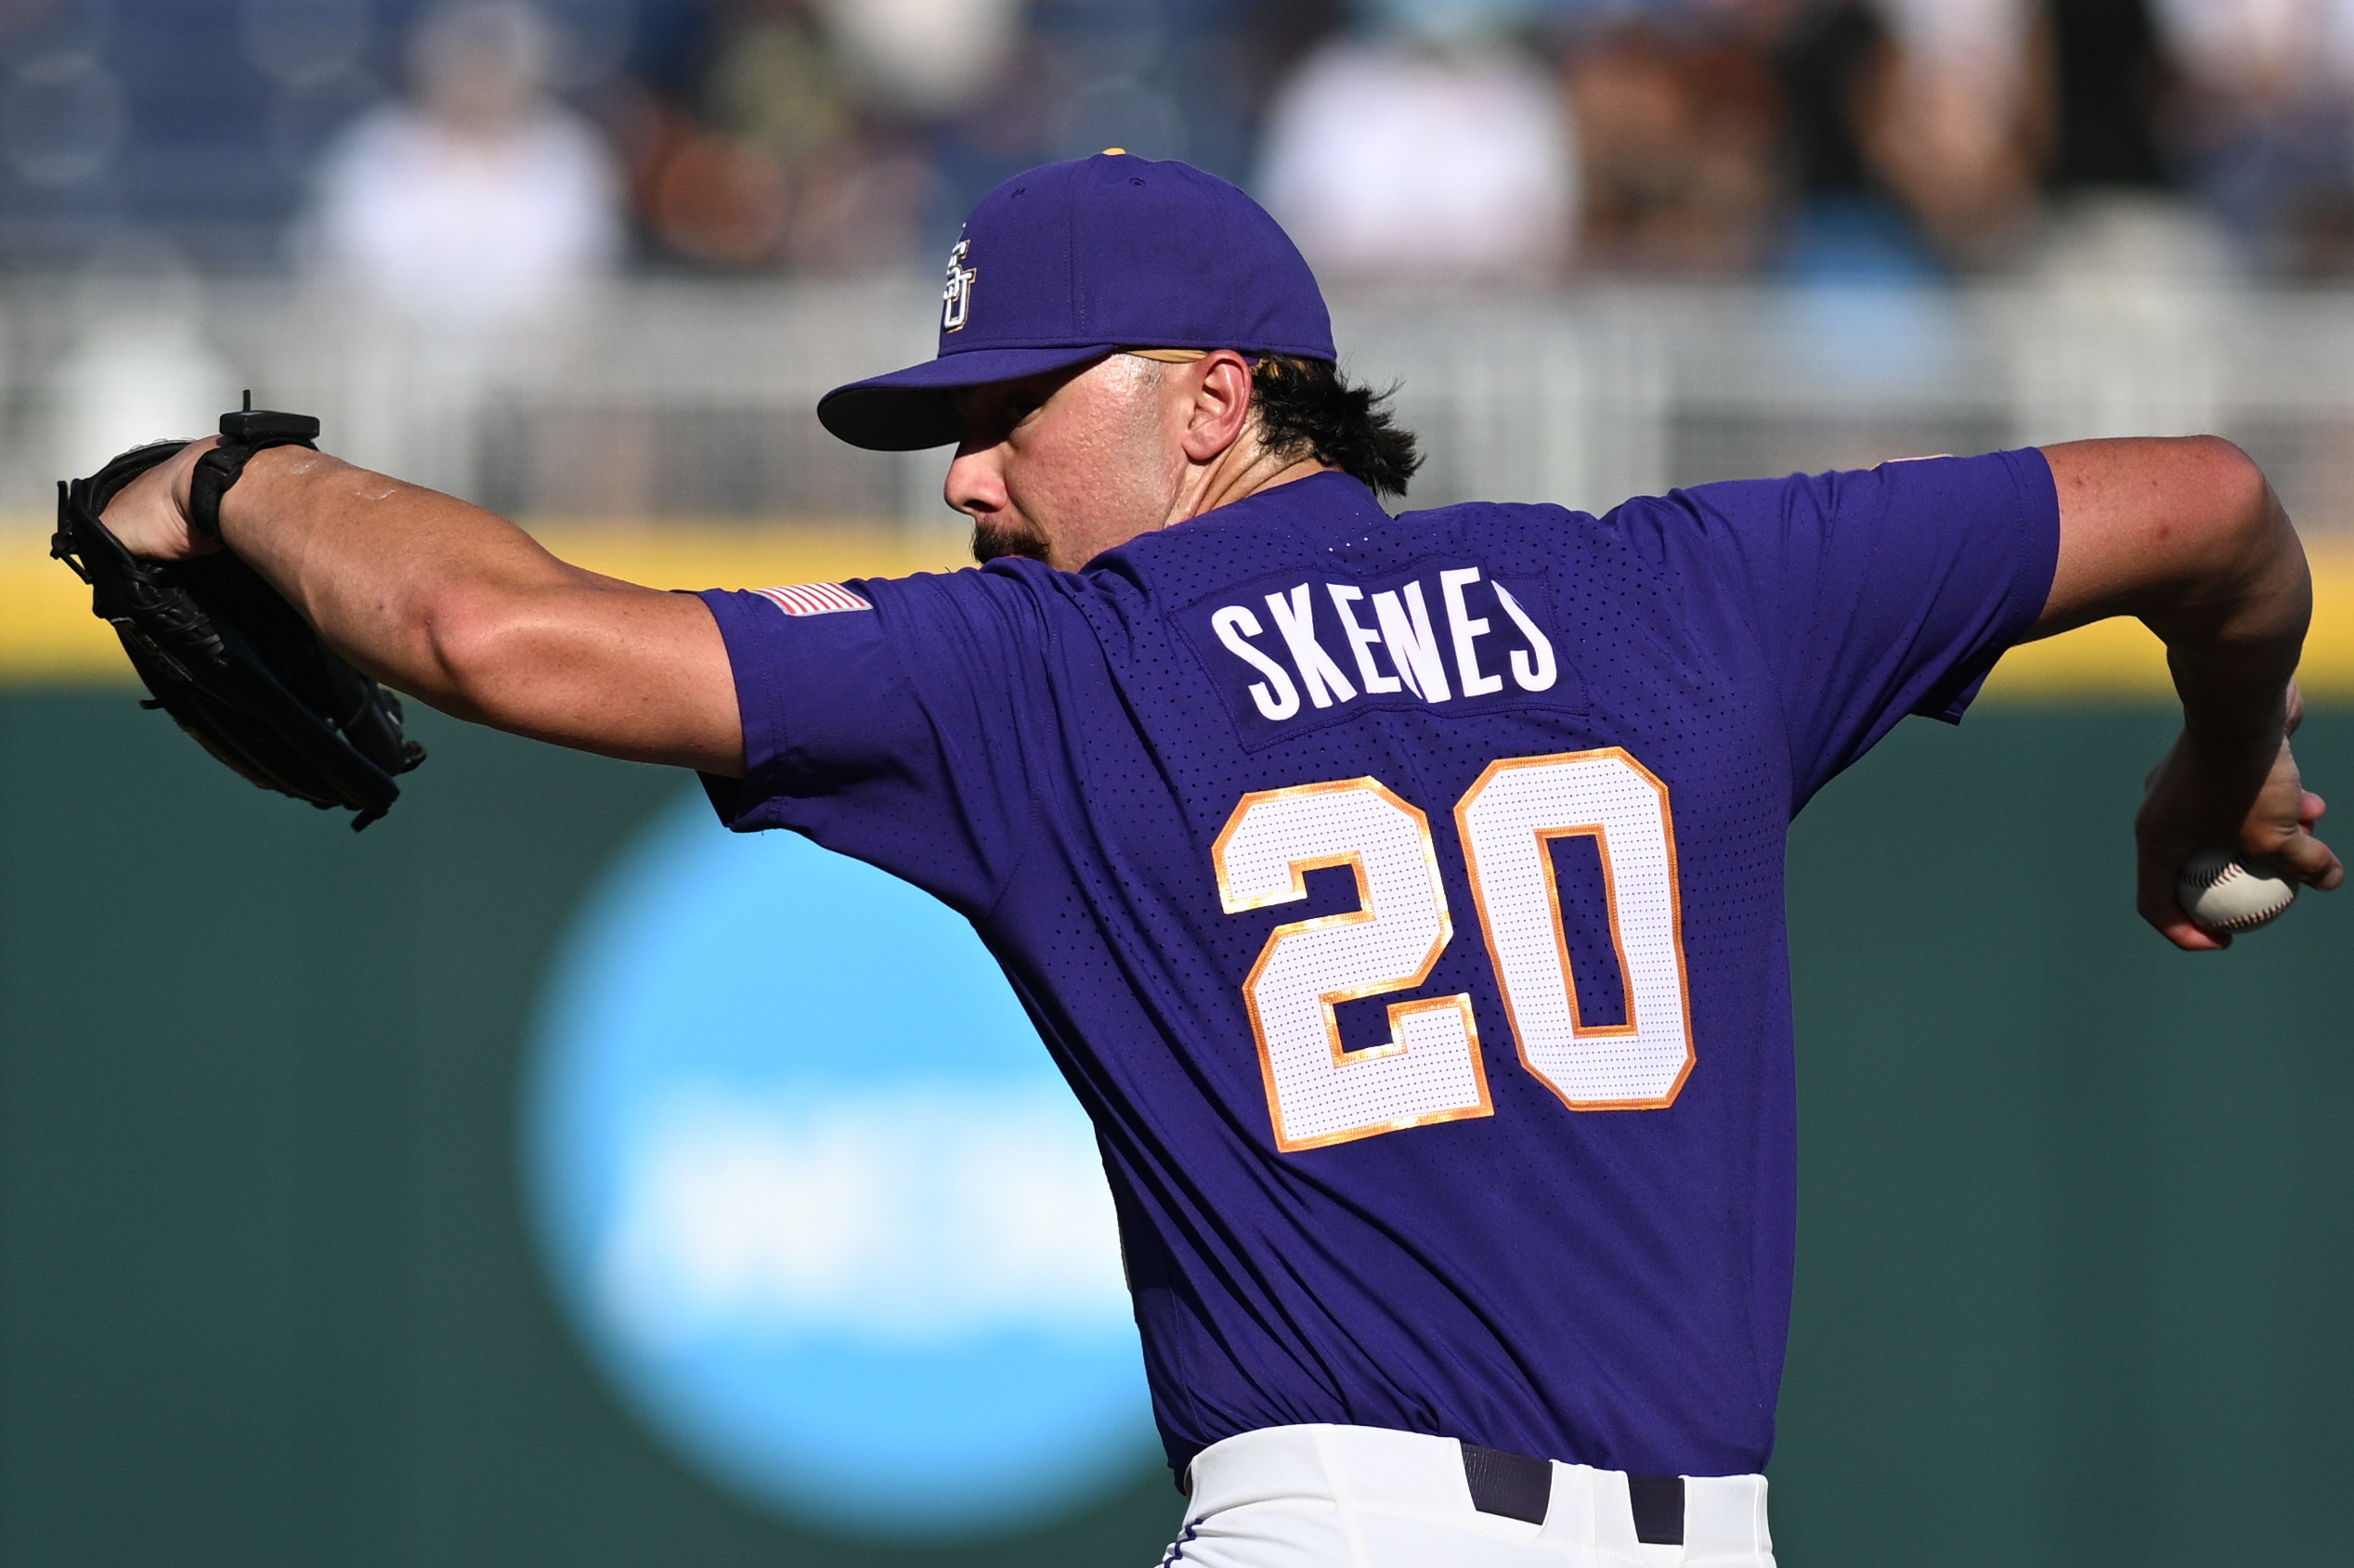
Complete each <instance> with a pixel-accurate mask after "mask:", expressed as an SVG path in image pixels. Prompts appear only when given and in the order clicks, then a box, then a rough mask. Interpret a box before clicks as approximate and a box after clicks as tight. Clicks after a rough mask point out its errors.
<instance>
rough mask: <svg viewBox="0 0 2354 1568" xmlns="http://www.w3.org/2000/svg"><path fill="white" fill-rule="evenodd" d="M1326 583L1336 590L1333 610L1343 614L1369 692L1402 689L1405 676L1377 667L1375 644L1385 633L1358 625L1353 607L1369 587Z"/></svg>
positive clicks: (1360, 675) (1359, 674)
mask: <svg viewBox="0 0 2354 1568" xmlns="http://www.w3.org/2000/svg"><path fill="white" fill-rule="evenodd" d="M1325 586H1326V587H1328V588H1330V589H1331V590H1332V593H1333V614H1334V615H1336V616H1340V618H1341V632H1342V635H1344V636H1346V638H1347V639H1348V646H1349V650H1350V651H1351V652H1352V653H1354V654H1356V655H1357V678H1358V679H1359V680H1362V681H1363V682H1365V692H1366V694H1367V695H1369V696H1374V695H1387V694H1388V693H1391V692H1395V691H1398V690H1400V689H1402V688H1403V687H1404V686H1405V684H1406V683H1405V682H1404V681H1403V680H1398V677H1396V676H1395V675H1384V674H1383V673H1382V672H1381V671H1380V670H1378V669H1376V668H1374V667H1373V647H1374V645H1375V644H1376V643H1378V642H1380V641H1381V640H1382V634H1381V633H1380V632H1378V631H1368V630H1367V629H1366V628H1363V627H1361V626H1359V625H1358V624H1357V616H1356V614H1355V612H1353V611H1352V610H1350V609H1349V605H1350V604H1352V603H1356V602H1357V601H1358V600H1359V599H1362V598H1364V597H1365V590H1363V589H1361V588H1351V587H1349V586H1348V585H1347V584H1346V583H1328V584H1326V585H1325Z"/></svg>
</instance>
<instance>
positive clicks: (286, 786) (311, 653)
mask: <svg viewBox="0 0 2354 1568" xmlns="http://www.w3.org/2000/svg"><path fill="white" fill-rule="evenodd" d="M248 404H249V407H248V408H247V409H246V410H245V411H244V412H242V413H238V414H227V415H224V416H222V419H221V434H222V435H223V437H224V438H225V439H224V440H223V442H222V444H221V446H220V447H216V448H215V449H214V451H212V452H208V453H206V454H205V456H204V457H203V458H202V460H200V465H199V471H198V473H197V474H196V476H195V480H194V484H193V486H192V492H193V499H192V504H191V508H190V511H191V517H190V522H191V525H193V526H194V527H195V529H196V530H197V531H198V532H200V533H203V534H207V535H210V536H211V537H212V538H219V537H220V521H219V519H220V500H221V497H222V495H223V494H225V493H226V492H227V491H228V487H229V486H231V485H234V484H235V483H236V482H237V478H238V475H239V473H241V471H242V470H243V468H244V466H245V460H247V459H248V458H251V457H252V456H253V455H254V453H255V452H257V451H261V450H263V449H265V448H267V447H282V446H302V447H308V446H310V445H311V442H312V440H313V439H314V438H316V437H317V435H318V434H319V421H317V420H314V419H310V418H308V417H306V416H304V415H297V414H278V413H271V412H268V411H266V410H254V409H253V408H251V407H250V404H251V398H250V396H249V398H248ZM187 444H188V443H186V442H184V441H159V442H157V443H156V444H155V445H153V446H150V447H138V448H137V449H135V450H133V451H128V452H125V453H124V454H123V455H122V456H121V457H118V458H116V459H115V460H113V461H112V462H110V463H108V464H107V465H106V466H105V467H104V468H102V469H100V470H98V473H94V474H92V475H91V476H90V477H89V478H87V479H76V480H72V481H71V482H70V483H69V482H60V483H59V486H58V531H57V535H56V537H55V538H52V539H51V540H50V541H49V553H50V554H51V555H54V556H56V557H57V558H58V559H59V560H60V561H63V562H64V563H65V564H67V565H69V566H71V567H72V568H73V571H74V573H75V575H76V576H78V577H81V579H82V580H83V581H84V582H86V583H88V584H89V585H90V608H91V610H92V612H93V613H94V614H96V615H97V616H98V617H99V618H100V619H101V620H104V621H106V622H107V623H109V624H110V625H111V626H112V627H113V628H114V630H115V635H116V636H118V637H120V638H121V639H122V640H123V651H124V653H126V654H130V655H131V667H132V668H134V669H136V670H137V671H138V675H139V679H140V680H143V681H145V682H146V683H147V689H148V690H149V691H150V692H151V693H154V700H153V701H152V702H148V703H143V704H141V705H140V706H144V707H160V708H162V709H163V711H164V712H166V713H168V714H170V715H171V716H172V718H173V720H174V721H175V722H176V723H177V724H178V725H179V727H180V728H181V729H183V730H186V731H187V732H189V734H190V735H192V736H194V737H195V739H196V742H197V744H198V745H202V747H203V748H204V749H205V750H207V751H209V752H211V753H212V754H213V755H214V756H215V757H217V758H220V759H221V760H222V761H223V762H226V763H228V765H229V766H230V767H231V768H233V769H235V770H236V771H238V772H240V773H241V774H243V775H244V776H245V777H246V778H247V779H249V780H251V781H252V782H253V783H254V784H259V785H260V786H261V787H263V788H264V789H274V790H277V791H279V792H280V793H281V794H285V795H291V796H293V797H295V798H296V799H298V800H307V801H309V802H310V803H311V804H312V805H314V806H317V807H319V809H320V810H326V809H327V808H329V807H332V806H341V807H345V808H346V809H348V810H351V811H353V812H355V813H357V814H356V815H355V816H354V817H353V818H352V824H351V825H352V827H353V828H354V830H355V831H356V830H358V829H359V828H363V827H366V826H367V825H368V824H369V823H372V822H374V821H375V820H376V819H377V818H378V817H381V816H383V815H384V813H385V811H387V810H390V809H391V807H392V803H393V802H394V801H395V800H397V799H398V798H400V786H399V785H398V784H395V783H394V782H393V775H394V774H396V773H405V772H407V771H409V770H410V769H411V768H414V767H415V766H417V764H418V763H420V762H423V760H424V759H425V748H424V747H423V746H421V745H418V744H417V743H416V742H415V741H412V740H408V739H405V738H404V737H403V736H402V734H401V709H400V699H399V698H398V697H396V696H394V695H393V694H392V693H390V692H387V691H385V690H384V688H383V687H381V686H379V685H377V684H376V682H375V681H373V680H370V679H369V678H368V677H367V676H365V675H362V674H360V673H359V671H358V670H356V669H354V668H352V667H351V666H350V665H348V664H345V662H344V661H343V659H342V658H341V657H339V656H338V655H337V654H335V652H334V651H333V650H332V649H331V648H329V647H328V646H327V644H326V643H325V642H323V641H320V640H319V633H317V632H316V631H313V630H312V629H311V628H310V627H309V625H308V624H307V623H306V622H305V621H304V619H303V618H302V616H299V615H297V614H295V612H294V607H293V605H291V604H289V603H286V601H285V600H284V599H283V598H281V597H280V595H279V593H278V590H275V589H273V588H271V587H270V586H269V584H268V583H267V582H265V581H263V580H262V577H261V576H260V574H258V573H256V572H255V571H254V569H253V568H252V567H251V566H248V565H247V564H245V563H244V562H242V561H240V560H239V559H238V558H237V557H236V556H234V555H231V554H229V553H228V552H227V551H222V552H220V553H218V554H215V555H202V556H198V557H195V558H194V559H191V560H187V561H175V562H156V561H143V560H140V559H138V558H137V557H135V556H133V555H132V554H131V553H130V551H126V550H124V548H123V545H122V542H121V541H120V540H118V539H117V538H115V537H114V535H113V534H112V533H111V531H110V530H109V529H108V528H107V526H106V525H105V524H104V523H101V522H100V521H99V520H98V519H99V516H100V514H102V513H103V512H105V511H106V508H107V503H108V502H109V501H111V500H112V499H114V497H115V496H116V494H117V493H119V492H120V491H121V490H122V489H123V487H124V486H126V485H128V484H129V483H130V482H131V481H132V480H134V479H136V478H137V477H138V476H139V475H140V474H142V473H146V472H147V471H148V470H149V469H150V468H153V467H154V466H155V465H156V464H157V463H160V462H162V461H163V460H165V459H167V458H169V457H171V456H172V454H174V453H175V452H177V451H178V450H180V448H181V447H185V446H186V445H187Z"/></svg>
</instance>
